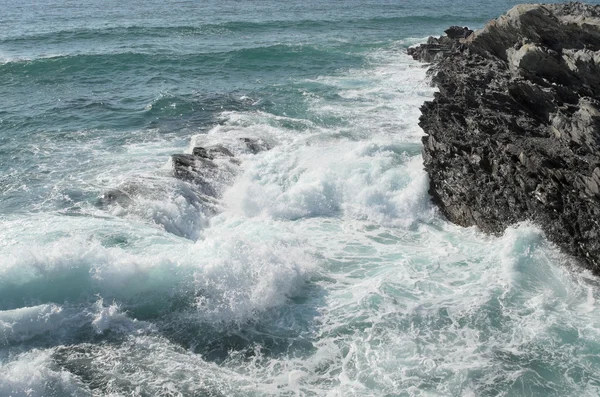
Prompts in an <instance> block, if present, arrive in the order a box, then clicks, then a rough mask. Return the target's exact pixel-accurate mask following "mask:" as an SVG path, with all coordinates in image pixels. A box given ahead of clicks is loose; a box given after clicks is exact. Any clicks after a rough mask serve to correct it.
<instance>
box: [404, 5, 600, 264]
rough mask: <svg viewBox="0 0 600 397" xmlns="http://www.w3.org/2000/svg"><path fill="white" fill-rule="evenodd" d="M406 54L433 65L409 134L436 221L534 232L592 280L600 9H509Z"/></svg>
mask: <svg viewBox="0 0 600 397" xmlns="http://www.w3.org/2000/svg"><path fill="white" fill-rule="evenodd" d="M409 54H410V55H412V56H413V57H414V58H415V59H417V60H421V61H424V62H434V64H433V65H432V68H431V73H432V75H433V77H432V82H433V84H435V85H436V86H437V87H438V88H439V92H437V93H436V94H435V97H434V100H433V101H430V102H426V103H425V104H424V105H423V106H422V108H421V111H422V116H421V118H420V123H419V124H420V126H421V127H422V128H423V130H424V131H425V133H426V134H427V136H425V137H423V144H424V148H423V157H424V165H425V169H426V170H427V172H428V174H429V178H430V189H429V192H430V194H431V196H432V198H433V201H434V202H435V203H437V205H439V207H440V208H441V210H442V212H443V213H444V214H445V215H446V217H447V218H448V219H449V220H450V221H452V222H454V223H457V224H459V225H464V226H471V225H477V226H478V227H479V228H481V229H482V230H483V231H485V232H489V233H501V232H502V231H504V229H505V228H506V227H507V226H509V225H510V224H513V223H515V222H519V221H524V220H532V221H533V222H535V223H536V224H538V225H539V226H540V227H541V228H542V229H543V230H544V232H545V233H546V235H547V237H548V238H549V239H550V240H551V241H553V242H555V243H556V244H557V245H558V246H560V247H562V248H563V249H564V250H565V251H567V252H568V253H570V254H572V255H574V256H576V257H578V258H580V259H581V260H582V262H583V263H584V264H585V265H587V267H589V268H590V269H592V270H593V271H594V272H596V273H600V238H599V233H600V225H599V223H598V222H599V220H600V151H599V149H600V6H593V5H585V4H582V3H568V4H547V5H539V4H529V5H519V6H516V7H514V8H513V9H511V10H510V11H509V12H508V13H507V14H506V15H504V16H501V17H500V18H498V19H496V20H493V21H491V22H489V23H488V24H487V25H486V26H485V27H484V28H483V29H481V30H479V31H476V32H474V33H472V34H470V35H468V37H466V38H465V37H464V36H463V37H460V36H459V35H458V30H457V29H455V28H451V30H450V33H449V35H448V36H444V37H440V38H437V39H436V38H430V39H429V40H428V42H427V43H426V44H423V45H421V46H419V47H415V48H411V49H409Z"/></svg>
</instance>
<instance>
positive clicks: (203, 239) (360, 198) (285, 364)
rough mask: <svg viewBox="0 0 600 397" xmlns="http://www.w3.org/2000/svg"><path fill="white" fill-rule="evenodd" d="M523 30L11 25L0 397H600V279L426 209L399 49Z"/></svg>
mask: <svg viewBox="0 0 600 397" xmlns="http://www.w3.org/2000/svg"><path fill="white" fill-rule="evenodd" d="M515 4H517V2H516V1H506V0H495V1H491V0H485V1H479V2H474V1H464V0H456V1H441V0H422V1H415V0H404V1H400V0H387V1H386V0H377V1H375V0H366V1H358V0H347V1H339V0H333V1H322V0H320V1H316V0H302V1H300V0H290V1H287V2H282V1H274V0H245V1H244V0H221V1H215V0H205V1H200V0H197V1H193V0H190V1H154V0H147V1H140V0H127V1H115V0H105V1H93V0H79V1H73V0H48V1H43V2H42V1H39V2H38V1H33V0H20V1H16V0H2V1H1V2H0V5H1V8H0V9H1V11H0V396H12V397H17V396H19V397H21V396H28V397H31V396H40V397H51V396H52V397H60V396H198V397H200V396H330V397H333V396H382V397H383V396H385V397H392V396H422V397H425V396H427V397H429V396H467V397H470V396H473V397H475V396H507V397H508V396H511V397H512V396H598V395H600V309H599V308H598V303H597V301H596V300H597V297H598V296H599V294H600V283H599V281H598V278H597V277H594V276H593V275H591V274H590V273H589V272H587V271H585V270H582V269H581V268H580V267H578V266H577V264H576V262H575V261H574V260H573V259H572V258H570V257H568V256H567V255H565V254H562V253H561V252H560V251H559V250H558V249H557V248H556V247H555V246H554V245H553V244H551V243H549V242H548V241H547V240H546V239H545V237H544V236H543V233H542V232H541V231H540V229H539V228H537V227H536V225H534V224H531V223H527V222H525V223H521V224H518V225H514V226H513V227H510V228H509V229H508V230H506V232H505V233H504V234H503V235H502V236H489V235H485V234H483V233H481V232H479V231H478V230H477V229H476V228H462V227H459V226H456V225H453V224H451V223H449V222H448V221H446V220H445V219H444V218H443V216H442V215H441V214H440V213H439V212H438V210H436V208H435V207H434V205H433V204H432V203H431V202H430V197H429V195H428V193H427V190H428V179H427V175H426V173H425V172H424V170H423V164H422V157H421V136H422V135H423V131H422V130H421V129H420V128H419V126H418V118H419V115H420V113H419V107H420V106H421V104H422V103H423V102H424V101H426V100H429V99H431V98H432V97H433V94H434V92H435V88H432V87H431V86H430V84H429V79H428V77H427V73H426V71H427V69H426V68H425V67H424V65H422V64H419V63H417V62H415V61H413V60H412V59H410V58H409V57H408V56H407V55H406V53H405V52H406V49H407V48H408V47H409V46H411V45H415V44H418V43H421V42H424V41H425V40H426V38H427V37H428V36H429V35H440V34H442V32H443V30H444V29H446V28H447V27H448V26H450V25H461V26H462V25H467V26H469V27H471V28H480V27H482V26H483V25H484V24H485V23H486V22H487V21H488V20H489V19H492V18H495V17H497V16H499V15H500V14H503V13H505V12H506V11H507V10H508V9H510V8H511V7H512V6H513V5H515ZM245 139H251V140H253V141H256V142H261V143H262V144H263V145H264V149H268V150H261V151H256V150H249V148H248V147H247V145H244V144H243V143H244V140H245ZM209 145H223V146H224V147H226V148H227V149H228V150H230V151H231V152H232V154H233V155H234V156H235V157H234V161H233V160H232V161H231V162H230V163H228V164H229V165H228V167H229V168H227V173H225V174H222V173H221V174H220V173H216V174H214V178H213V179H212V180H210V181H209V182H210V185H211V189H214V192H215V193H214V194H213V195H206V194H204V193H205V192H203V191H202V190H201V189H200V187H199V186H197V185H196V184H194V183H190V182H187V181H184V180H180V179H178V178H175V177H174V173H173V165H172V163H171V155H172V154H181V153H191V152H192V149H193V148H194V147H195V146H205V147H206V146H209ZM111 192H112V193H111ZM115 192H116V193H115ZM119 194H122V196H119ZM111 195H112V196H111ZM111 197H112V198H114V197H117V199H110V198H111Z"/></svg>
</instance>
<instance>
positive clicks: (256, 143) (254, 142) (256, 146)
mask: <svg viewBox="0 0 600 397" xmlns="http://www.w3.org/2000/svg"><path fill="white" fill-rule="evenodd" d="M240 140H241V141H242V142H244V144H245V145H246V148H248V150H250V152H251V153H253V154H256V153H259V152H263V151H265V150H269V149H271V147H270V146H269V145H268V144H267V143H266V142H264V141H262V140H260V139H254V138H240Z"/></svg>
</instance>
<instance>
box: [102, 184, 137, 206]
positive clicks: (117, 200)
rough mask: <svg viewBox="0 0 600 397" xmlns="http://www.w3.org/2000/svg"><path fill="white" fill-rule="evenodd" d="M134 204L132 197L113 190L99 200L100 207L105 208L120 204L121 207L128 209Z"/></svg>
mask: <svg viewBox="0 0 600 397" xmlns="http://www.w3.org/2000/svg"><path fill="white" fill-rule="evenodd" d="M131 202H132V199H131V197H129V194H127V193H126V192H124V191H122V190H120V189H111V190H108V191H106V192H104V193H103V194H102V196H101V197H100V198H99V199H98V205H99V206H100V207H105V206H109V205H115V204H118V205H120V206H121V207H123V208H125V207H128V206H129V205H130V204H131Z"/></svg>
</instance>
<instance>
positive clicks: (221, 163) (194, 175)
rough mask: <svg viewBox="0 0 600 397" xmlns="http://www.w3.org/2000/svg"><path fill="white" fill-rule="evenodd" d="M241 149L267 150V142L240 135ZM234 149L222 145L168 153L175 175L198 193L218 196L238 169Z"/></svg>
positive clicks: (237, 160)
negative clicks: (184, 152) (185, 152)
mask: <svg viewBox="0 0 600 397" xmlns="http://www.w3.org/2000/svg"><path fill="white" fill-rule="evenodd" d="M239 141H240V145H241V146H242V147H241V148H240V147H239V146H238V147H237V151H238V152H239V151H242V152H243V151H245V150H248V151H250V152H251V153H253V154H256V153H258V152H261V151H265V150H269V149H270V147H269V145H268V144H267V143H266V142H263V141H262V140H259V139H254V138H240V140H239ZM233 153H234V151H233V150H230V149H229V148H227V147H225V146H223V145H211V146H196V147H195V148H194V149H193V150H192V154H174V155H172V156H171V160H172V163H173V173H174V175H175V177H177V178H179V179H182V180H185V181H188V182H191V183H193V184H194V185H195V186H196V188H198V190H199V193H200V194H201V195H206V196H209V197H214V198H219V197H220V196H221V194H222V191H223V190H224V189H225V188H226V187H227V186H229V185H230V184H231V183H232V182H233V179H234V178H235V175H236V173H237V170H238V166H239V164H240V160H239V159H238V158H236V157H235V155H234V154H233Z"/></svg>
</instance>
